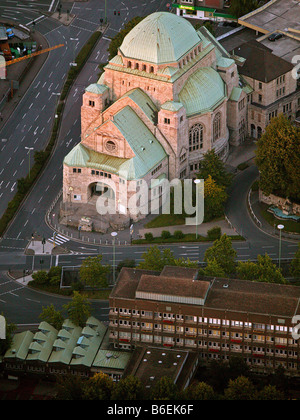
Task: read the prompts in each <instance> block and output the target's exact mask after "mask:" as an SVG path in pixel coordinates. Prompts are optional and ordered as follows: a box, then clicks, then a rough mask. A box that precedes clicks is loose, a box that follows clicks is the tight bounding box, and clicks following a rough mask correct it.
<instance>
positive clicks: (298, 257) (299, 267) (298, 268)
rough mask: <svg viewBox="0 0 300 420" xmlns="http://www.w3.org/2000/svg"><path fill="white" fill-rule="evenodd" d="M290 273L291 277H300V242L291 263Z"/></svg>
mask: <svg viewBox="0 0 300 420" xmlns="http://www.w3.org/2000/svg"><path fill="white" fill-rule="evenodd" d="M290 271H291V275H292V276H293V277H296V278H298V277H300V242H299V243H298V249H297V251H296V254H295V256H294V258H293V260H292V262H291V268H290Z"/></svg>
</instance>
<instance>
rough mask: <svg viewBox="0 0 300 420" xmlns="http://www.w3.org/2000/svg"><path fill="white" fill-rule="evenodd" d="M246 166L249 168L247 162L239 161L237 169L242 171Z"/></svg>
mask: <svg viewBox="0 0 300 420" xmlns="http://www.w3.org/2000/svg"><path fill="white" fill-rule="evenodd" d="M247 168H249V165H248V163H246V162H243V163H240V164H239V165H238V169H239V170H240V171H244V170H245V169H247Z"/></svg>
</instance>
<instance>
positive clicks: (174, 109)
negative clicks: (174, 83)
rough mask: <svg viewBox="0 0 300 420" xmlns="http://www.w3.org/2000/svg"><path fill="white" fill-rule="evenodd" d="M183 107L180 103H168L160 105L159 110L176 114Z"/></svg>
mask: <svg viewBox="0 0 300 420" xmlns="http://www.w3.org/2000/svg"><path fill="white" fill-rule="evenodd" d="M182 107H183V105H182V103H181V102H173V101H168V102H165V103H164V104H162V106H161V109H164V110H166V111H172V112H177V111H179V110H180V109H181V108H182Z"/></svg>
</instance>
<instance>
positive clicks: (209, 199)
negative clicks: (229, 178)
mask: <svg viewBox="0 0 300 420" xmlns="http://www.w3.org/2000/svg"><path fill="white" fill-rule="evenodd" d="M227 197H228V196H227V193H226V192H225V187H224V186H221V185H218V184H217V182H216V181H215V180H213V179H212V177H211V175H208V178H207V179H206V180H205V181H204V219H205V222H208V221H210V220H212V219H215V218H216V217H220V216H222V215H223V213H224V205H225V202H226V200H227Z"/></svg>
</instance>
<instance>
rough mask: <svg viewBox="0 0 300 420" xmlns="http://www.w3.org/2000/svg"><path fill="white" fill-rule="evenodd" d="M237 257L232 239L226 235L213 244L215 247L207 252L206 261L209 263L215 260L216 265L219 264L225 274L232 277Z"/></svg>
mask: <svg viewBox="0 0 300 420" xmlns="http://www.w3.org/2000/svg"><path fill="white" fill-rule="evenodd" d="M236 255H237V254H236V251H235V250H234V249H233V247H232V243H231V239H230V238H229V237H228V236H227V235H226V234H224V235H222V236H221V238H220V239H217V240H216V241H215V242H214V243H213V246H211V247H210V248H208V249H207V250H206V251H205V254H204V261H205V262H207V263H208V262H209V261H211V260H213V259H215V263H217V264H218V266H219V267H220V268H221V269H222V270H223V271H224V272H225V274H226V275H230V274H232V273H234V272H235V258H236Z"/></svg>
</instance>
